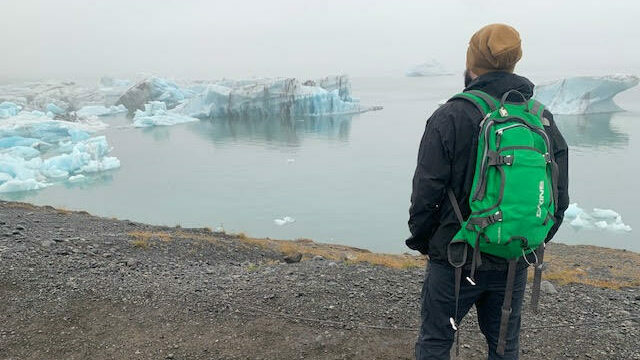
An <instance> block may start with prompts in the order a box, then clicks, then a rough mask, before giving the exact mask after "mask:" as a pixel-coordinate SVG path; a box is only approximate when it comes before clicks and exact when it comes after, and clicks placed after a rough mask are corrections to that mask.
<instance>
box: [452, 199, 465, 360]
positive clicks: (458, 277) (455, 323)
mask: <svg viewBox="0 0 640 360" xmlns="http://www.w3.org/2000/svg"><path fill="white" fill-rule="evenodd" d="M447 195H448V196H449V201H450V202H451V206H452V207H453V211H454V212H455V213H456V217H457V218H458V221H459V222H460V226H462V224H463V223H464V218H463V217H462V211H460V205H458V200H457V199H456V195H455V194H454V193H453V190H452V189H451V188H448V189H447ZM452 245H454V246H457V245H459V246H464V249H463V250H462V260H461V261H458V262H455V261H454V260H453V259H452V255H451V249H452ZM467 248H468V247H467V243H466V242H460V241H451V242H450V243H449V245H448V246H447V256H448V258H449V264H451V265H452V266H453V267H455V287H454V293H455V295H454V296H455V298H456V309H455V312H454V315H453V317H451V318H449V323H450V324H451V328H452V329H453V331H455V332H456V358H457V357H458V356H459V355H460V330H459V326H460V325H459V321H460V319H459V318H458V305H459V302H460V283H461V282H462V267H463V266H464V264H465V263H466V262H467Z"/></svg>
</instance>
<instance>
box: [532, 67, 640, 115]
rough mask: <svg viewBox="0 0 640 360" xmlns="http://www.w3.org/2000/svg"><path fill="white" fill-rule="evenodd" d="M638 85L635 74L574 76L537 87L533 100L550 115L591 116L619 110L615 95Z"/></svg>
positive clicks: (639, 80)
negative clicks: (549, 112)
mask: <svg viewBox="0 0 640 360" xmlns="http://www.w3.org/2000/svg"><path fill="white" fill-rule="evenodd" d="M638 82H640V78H638V77H637V76H635V75H608V76H577V77H572V78H567V79H561V80H556V81H552V82H548V83H543V84H539V85H537V86H536V88H535V94H534V97H535V99H536V100H538V101H540V102H541V103H543V104H545V105H546V106H547V107H548V108H549V110H550V111H551V112H552V113H554V114H572V115H575V114H593V113H607V112H616V111H622V109H621V108H620V107H619V106H618V105H616V104H615V102H614V101H613V97H614V96H616V94H618V93H620V92H622V91H625V90H627V89H630V88H632V87H634V86H636V85H638Z"/></svg>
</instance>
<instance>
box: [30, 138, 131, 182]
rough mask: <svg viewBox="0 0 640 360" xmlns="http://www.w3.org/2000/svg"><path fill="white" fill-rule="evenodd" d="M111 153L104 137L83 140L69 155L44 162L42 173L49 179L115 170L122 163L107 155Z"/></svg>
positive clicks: (62, 155) (58, 156)
mask: <svg viewBox="0 0 640 360" xmlns="http://www.w3.org/2000/svg"><path fill="white" fill-rule="evenodd" d="M110 151H111V148H110V147H109V145H108V143H107V139H106V138H105V137H104V136H97V137H93V138H90V139H87V140H83V141H80V142H78V143H77V144H75V145H74V147H73V150H72V151H71V152H70V153H67V154H61V155H57V156H54V157H51V158H48V159H46V160H44V163H43V164H42V168H41V169H42V173H43V174H45V175H46V176H48V177H56V178H57V177H67V176H68V175H69V174H75V173H79V172H97V171H104V170H110V169H115V168H117V167H119V166H120V161H119V160H118V159H116V158H113V157H107V156H106V155H107V154H108V153H109V152H110Z"/></svg>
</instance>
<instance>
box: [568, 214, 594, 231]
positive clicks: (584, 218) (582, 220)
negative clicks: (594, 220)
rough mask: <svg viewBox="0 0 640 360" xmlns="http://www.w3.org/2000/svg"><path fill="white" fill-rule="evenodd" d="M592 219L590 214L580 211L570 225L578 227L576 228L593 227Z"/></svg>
mask: <svg viewBox="0 0 640 360" xmlns="http://www.w3.org/2000/svg"><path fill="white" fill-rule="evenodd" d="M590 220H591V219H590V218H589V215H587V214H586V213H579V214H578V215H577V216H576V217H575V218H574V219H573V220H572V221H571V222H570V223H569V225H571V226H573V227H576V228H590V227H592V225H591V221H590Z"/></svg>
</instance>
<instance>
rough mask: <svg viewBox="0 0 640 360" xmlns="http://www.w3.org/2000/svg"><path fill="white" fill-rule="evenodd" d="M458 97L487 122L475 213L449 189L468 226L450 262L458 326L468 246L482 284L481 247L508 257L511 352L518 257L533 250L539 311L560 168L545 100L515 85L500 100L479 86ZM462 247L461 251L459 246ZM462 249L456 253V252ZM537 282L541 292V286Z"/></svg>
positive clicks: (472, 200)
mask: <svg viewBox="0 0 640 360" xmlns="http://www.w3.org/2000/svg"><path fill="white" fill-rule="evenodd" d="M510 94H517V95H520V96H521V97H522V99H523V102H521V103H513V102H507V98H508V97H509V95H510ZM452 99H464V100H467V101H470V102H472V103H473V104H474V105H475V106H476V107H477V108H478V110H480V112H481V113H482V114H483V115H484V118H483V120H482V121H481V122H480V129H479V136H478V154H477V158H476V168H475V174H474V178H473V186H472V188H471V195H470V198H469V200H468V201H469V205H470V208H471V215H470V216H469V218H468V219H466V220H465V219H463V218H462V214H461V212H460V207H459V204H458V202H457V200H456V198H455V195H454V194H453V192H452V191H451V189H449V190H448V191H447V193H448V196H449V199H450V201H451V203H452V205H453V208H454V211H455V212H456V215H457V217H458V220H459V221H460V224H461V228H460V231H458V232H457V233H456V234H455V236H454V237H453V240H452V241H451V243H450V244H449V249H448V250H449V251H448V253H449V262H450V263H451V264H452V265H453V266H454V267H455V268H456V289H455V291H456V315H455V318H451V319H450V321H451V325H452V327H453V328H454V330H457V322H458V317H457V302H458V293H459V290H460V277H461V273H462V267H463V265H464V264H465V263H466V260H467V259H466V257H467V248H469V246H470V247H471V248H472V249H473V258H472V261H471V273H470V276H469V277H467V280H468V281H469V283H470V284H471V285H475V280H474V274H475V270H476V267H477V266H479V265H480V262H481V257H480V253H481V252H483V253H487V254H490V255H494V256H497V257H501V258H504V259H507V260H508V262H509V269H508V272H507V285H506V291H505V299H504V304H503V308H502V319H501V326H500V336H499V341H498V353H501V352H502V353H504V348H505V333H506V327H507V322H508V318H509V315H510V313H511V295H512V292H513V282H514V277H515V268H516V266H515V264H516V262H517V260H518V259H519V258H520V257H524V259H525V261H527V262H529V263H531V262H530V261H529V260H527V255H529V254H530V253H533V256H534V258H535V261H534V262H535V263H536V264H537V265H539V266H537V267H536V274H535V275H536V276H535V278H534V293H535V298H533V299H532V302H533V305H534V310H535V308H536V307H537V299H538V294H539V283H540V277H541V269H542V267H541V264H542V263H541V260H542V257H543V255H544V253H543V249H544V246H541V245H544V240H545V239H546V237H547V234H548V233H549V230H550V229H551V227H552V226H553V224H554V217H553V215H554V211H555V208H556V204H557V173H558V167H557V165H556V163H555V161H554V158H553V150H552V148H551V143H550V140H549V137H548V135H547V134H546V132H545V130H544V125H549V121H548V120H547V119H546V118H544V117H543V116H542V114H543V112H544V105H542V104H541V103H539V102H538V101H536V100H528V101H527V99H526V98H525V97H524V96H523V95H522V94H521V93H520V92H518V91H516V90H511V91H509V92H507V93H505V94H504V95H503V96H502V99H501V100H500V101H498V100H497V99H495V98H493V97H492V96H490V95H488V94H486V93H484V92H482V91H478V90H471V91H467V92H463V93H460V94H457V95H455V96H454V97H453V98H452ZM460 249H461V250H462V251H456V250H460ZM455 253H457V254H462V258H461V259H455V256H454V254H455ZM536 288H537V291H536Z"/></svg>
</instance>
